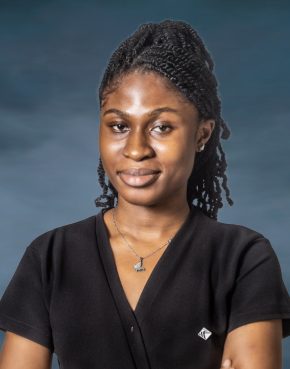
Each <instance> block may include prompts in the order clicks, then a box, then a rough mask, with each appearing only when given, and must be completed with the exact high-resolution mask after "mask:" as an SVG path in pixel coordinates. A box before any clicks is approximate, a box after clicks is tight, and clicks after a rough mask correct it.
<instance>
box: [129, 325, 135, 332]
mask: <svg viewBox="0 0 290 369" xmlns="http://www.w3.org/2000/svg"><path fill="white" fill-rule="evenodd" d="M130 330H131V333H133V332H134V327H133V325H131V327H130Z"/></svg>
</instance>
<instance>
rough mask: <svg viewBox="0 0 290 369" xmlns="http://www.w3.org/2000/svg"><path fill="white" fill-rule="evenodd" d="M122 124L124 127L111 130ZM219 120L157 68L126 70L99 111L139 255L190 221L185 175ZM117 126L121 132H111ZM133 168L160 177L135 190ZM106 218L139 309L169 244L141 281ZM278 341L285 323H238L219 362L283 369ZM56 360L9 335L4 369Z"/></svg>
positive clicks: (110, 172) (107, 217) (244, 368)
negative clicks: (202, 113)
mask: <svg viewBox="0 0 290 369" xmlns="http://www.w3.org/2000/svg"><path fill="white" fill-rule="evenodd" d="M161 107H170V108H172V109H175V110H176V111H177V113H173V112H162V113H161V114H159V115H158V116H157V115H155V116H154V117H153V116H151V119H150V118H149V116H148V113H150V112H152V111H153V110H155V109H157V108H161ZM109 109H118V110H119V111H121V112H123V113H126V118H124V116H123V117H121V116H120V113H119V114H117V113H116V112H114V113H112V112H111V113H110V114H105V113H106V111H108V110H109ZM123 115H124V114H123ZM117 123H118V124H119V123H121V124H122V125H121V126H114V127H111V126H112V125H113V124H117ZM161 124H162V125H169V126H171V129H170V128H168V127H167V128H166V129H165V127H163V129H161V127H160V125H161ZM214 125H215V122H214V121H213V120H206V121H200V120H199V119H198V111H197V109H196V108H195V106H194V105H193V104H192V103H189V102H188V101H186V100H185V99H184V98H182V97H181V96H180V94H179V93H178V92H174V91H172V90H170V89H168V86H167V84H166V82H165V80H164V79H163V78H162V77H161V76H159V75H156V74H154V73H152V72H151V73H148V74H140V73H138V72H134V73H132V74H129V75H127V76H126V77H124V78H123V79H122V81H121V83H120V85H119V86H118V88H117V89H116V90H115V91H114V92H112V93H110V94H109V95H108V96H107V98H106V100H105V104H104V105H103V106H102V108H101V110H100V133H99V147H100V155H101V158H102V162H103V166H104V169H105V171H106V174H107V176H108V177H109V179H110V181H111V183H112V184H113V185H114V187H115V189H116V190H117V192H118V206H117V208H116V220H117V223H118V226H119V228H120V229H121V231H122V233H123V234H125V235H126V239H127V240H128V242H129V243H130V244H132V245H134V249H135V250H136V251H137V252H138V254H140V255H147V254H149V253H150V252H152V251H155V250H156V248H157V247H158V246H159V245H163V244H164V243H165V242H166V241H167V240H168V239H169V238H170V237H172V235H174V234H175V233H176V232H177V230H178V229H179V228H180V226H181V225H182V223H183V222H184V221H185V219H186V217H187V215H188V213H189V207H188V204H187V201H186V186H187V180H188V178H189V176H190V174H191V171H192V168H193V166H194V162H195V158H196V155H197V151H198V150H199V148H200V147H201V146H202V144H206V143H207V141H208V140H209V138H210V136H211V134H212V131H213V129H214ZM157 127H158V128H157ZM113 128H114V129H115V130H117V131H119V132H122V133H120V134H116V133H115V134H114V133H113ZM132 167H138V168H140V167H146V168H153V169H159V170H160V171H161V174H160V175H159V176H158V179H157V180H156V181H155V182H154V183H152V184H150V185H148V186H146V187H142V188H136V187H130V186H128V185H126V184H124V183H123V181H122V180H121V179H120V177H119V175H118V174H117V172H118V170H120V169H127V168H132ZM104 221H105V223H106V226H107V228H108V231H109V236H110V243H111V246H112V250H113V253H114V256H115V260H116V266H117V269H118V273H119V276H120V280H121V283H122V285H123V287H124V292H125V294H126V296H127V298H128V302H129V303H130V305H131V306H132V308H135V307H136V305H137V303H138V300H139V298H140V294H141V293H142V290H143V288H144V286H145V284H146V282H147V280H148V277H149V275H150V273H151V272H152V270H153V269H154V267H155V265H156V263H157V262H158V259H159V258H160V256H161V255H162V253H163V252H164V250H165V249H164V248H163V249H161V250H160V251H158V252H157V253H155V254H154V255H152V256H150V257H149V258H148V259H146V272H142V273H138V276H139V277H140V278H138V279H136V272H135V271H134V270H133V268H132V267H131V266H132V263H133V262H136V257H135V256H134V255H133V254H132V252H131V251H130V250H129V249H128V247H127V246H126V245H124V241H123V240H122V238H121V236H120V235H119V234H118V232H117V231H116V229H115V227H114V224H113V221H112V211H111V210H109V211H107V212H106V213H105V214H104ZM156 240H158V246H157V245H156ZM128 265H130V267H128ZM281 338H282V327H281V320H271V321H264V322H256V323H252V324H246V325H243V326H242V327H239V328H236V329H234V330H233V331H231V332H230V333H229V334H228V335H227V338H226V342H225V346H224V353H223V359H222V363H221V367H222V368H232V369H233V368H234V369H280V368H281ZM51 359H52V354H51V352H50V351H49V350H48V349H47V348H46V347H44V346H42V345H39V344H37V343H35V342H33V341H31V340H28V339H26V338H24V337H21V336H18V335H16V334H14V333H12V332H6V334H5V340H4V344H3V347H2V351H1V353H0V369H49V368H51Z"/></svg>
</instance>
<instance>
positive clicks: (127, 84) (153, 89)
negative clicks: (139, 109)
mask: <svg viewBox="0 0 290 369" xmlns="http://www.w3.org/2000/svg"><path fill="white" fill-rule="evenodd" d="M132 103H134V104H136V103H137V104H140V105H150V106H152V105H155V104H158V105H160V104H161V105H163V104H165V103H166V104H171V105H180V104H183V105H185V104H186V105H193V104H192V103H191V102H190V101H189V100H188V99H187V98H186V97H185V96H184V95H183V94H182V93H181V91H179V90H178V89H177V87H176V86H175V85H174V84H173V83H171V82H170V80H169V79H168V78H166V77H164V76H162V75H160V74H158V73H156V72H152V71H145V72H144V71H142V72H141V71H133V72H130V73H129V74H125V75H123V76H121V77H120V78H119V79H118V81H117V82H116V84H115V87H114V88H113V89H112V92H110V93H109V94H108V95H107V96H106V98H105V100H104V103H103V107H105V106H107V105H111V104H113V105H116V104H118V105H122V104H125V105H126V104H132Z"/></svg>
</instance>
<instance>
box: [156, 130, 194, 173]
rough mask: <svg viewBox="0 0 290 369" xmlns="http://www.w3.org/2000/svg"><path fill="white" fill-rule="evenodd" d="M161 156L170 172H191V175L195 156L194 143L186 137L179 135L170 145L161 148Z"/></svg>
mask: <svg viewBox="0 0 290 369" xmlns="http://www.w3.org/2000/svg"><path fill="white" fill-rule="evenodd" d="M159 157H160V158H161V157H162V162H163V163H164V164H165V167H166V168H165V169H167V170H168V171H170V174H172V175H173V174H174V173H175V174H178V173H179V174H183V175H184V173H188V172H189V175H190V173H191V171H192V168H193V164H194V158H195V149H194V144H193V142H192V141H191V140H189V139H188V138H186V137H179V139H178V140H175V141H174V142H172V143H171V144H170V145H167V146H164V147H163V148H160V150H159Z"/></svg>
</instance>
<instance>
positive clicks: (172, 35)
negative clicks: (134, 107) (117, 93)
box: [95, 20, 233, 219]
mask: <svg viewBox="0 0 290 369" xmlns="http://www.w3.org/2000/svg"><path fill="white" fill-rule="evenodd" d="M213 68H214V63H213V60H212V58H211V56H210V54H209V52H208V51H207V50H206V48H205V46H204V44H203V41H202V40H201V38H200V37H199V35H198V34H197V32H196V31H195V30H194V29H193V28H192V27H191V26H190V25H189V24H187V23H185V22H183V21H173V20H164V21H162V22H160V23H145V24H142V25H141V26H139V28H138V29H137V31H135V32H134V33H133V34H132V35H131V36H130V37H128V38H127V39H126V40H125V41H123V42H122V43H121V44H120V45H119V47H118V48H117V50H115V52H114V53H113V54H112V56H111V58H110V61H109V63H108V65H107V68H106V70H105V72H104V75H103V79H102V81H101V84H100V87H99V103H100V107H102V106H103V104H104V101H105V98H106V96H107V95H108V94H109V93H111V92H112V91H114V89H115V88H116V87H117V86H118V83H120V81H121V78H122V77H123V76H124V75H126V74H128V73H130V72H132V71H134V70H137V71H140V72H145V73H146V72H150V71H151V72H155V73H158V74H159V75H161V76H162V77H165V78H164V79H165V80H166V81H167V82H166V83H167V85H168V87H169V88H171V89H172V90H174V91H175V93H176V92H178V93H180V94H181V95H182V96H183V97H185V99H186V100H187V101H189V102H191V103H193V104H194V106H195V107H196V108H197V110H198V113H199V118H200V119H214V121H215V126H214V129H213V131H212V134H211V136H210V139H209V140H208V142H207V144H206V146H205V149H204V150H203V151H202V152H198V153H197V156H196V159H195V164H194V167H193V170H192V173H191V175H190V177H189V179H188V184H187V202H188V204H189V205H191V204H193V203H194V202H195V203H194V205H195V206H196V207H198V208H200V209H201V210H202V212H203V213H204V214H206V215H207V216H208V217H210V218H213V219H217V213H218V209H219V208H221V207H222V206H223V203H222V196H221V192H222V188H223V189H224V191H225V194H226V199H227V201H228V203H229V204H230V205H233V201H232V199H231V198H230V191H229V188H228V186H227V176H226V174H225V171H226V167H227V163H226V159H225V153H224V151H223V149H222V146H221V143H220V137H221V138H223V139H228V138H229V136H230V130H229V128H228V127H227V125H226V123H225V122H224V120H223V119H222V117H221V103H220V99H219V97H218V94H217V80H216V78H215V76H214V74H213ZM98 176H99V184H100V186H101V188H102V190H103V194H102V195H101V196H99V197H98V198H97V199H96V200H95V204H96V206H97V207H109V208H110V207H114V206H115V205H114V203H115V200H116V201H118V193H117V191H116V189H115V188H114V186H113V185H112V183H111V182H110V181H109V180H108V184H106V181H105V171H104V168H103V165H102V161H101V158H100V159H99V166H98ZM219 178H221V184H220V181H219ZM109 190H110V191H111V193H108V191H109ZM101 199H105V201H104V202H102V201H101Z"/></svg>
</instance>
